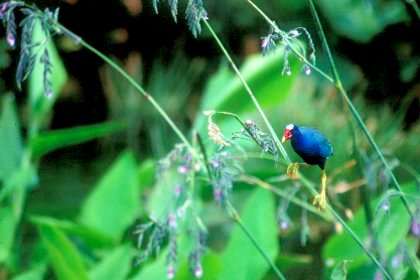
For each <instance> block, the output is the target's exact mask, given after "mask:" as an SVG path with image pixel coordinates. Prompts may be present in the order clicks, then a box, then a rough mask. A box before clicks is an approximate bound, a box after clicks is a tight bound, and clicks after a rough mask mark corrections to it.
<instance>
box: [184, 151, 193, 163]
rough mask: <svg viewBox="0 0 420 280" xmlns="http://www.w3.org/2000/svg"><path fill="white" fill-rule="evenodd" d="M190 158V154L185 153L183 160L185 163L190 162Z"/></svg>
mask: <svg viewBox="0 0 420 280" xmlns="http://www.w3.org/2000/svg"><path fill="white" fill-rule="evenodd" d="M191 158H192V154H191V153H186V154H185V156H184V159H185V160H186V161H190V160H191Z"/></svg>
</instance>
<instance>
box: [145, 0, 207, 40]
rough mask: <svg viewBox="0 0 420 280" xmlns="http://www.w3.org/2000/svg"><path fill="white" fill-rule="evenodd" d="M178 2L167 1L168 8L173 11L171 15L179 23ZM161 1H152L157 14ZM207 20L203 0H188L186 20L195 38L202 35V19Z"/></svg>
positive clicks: (175, 0) (173, 0) (176, 0)
mask: <svg viewBox="0 0 420 280" xmlns="http://www.w3.org/2000/svg"><path fill="white" fill-rule="evenodd" d="M178 2H179V1H178V0H167V3H168V6H169V8H170V10H171V15H172V17H173V19H174V21H175V22H177V21H178V5H179V3H178ZM159 4H160V0H152V5H153V9H154V10H155V12H156V13H158V12H159V8H158V5H159ZM202 17H204V18H207V12H206V10H205V9H204V5H203V1H202V0H188V3H187V7H186V9H185V19H186V20H187V25H188V28H189V30H190V31H191V33H192V34H193V36H194V37H195V38H197V37H198V36H199V35H200V34H201V24H200V21H201V18H202Z"/></svg>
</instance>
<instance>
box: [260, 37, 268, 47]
mask: <svg viewBox="0 0 420 280" xmlns="http://www.w3.org/2000/svg"><path fill="white" fill-rule="evenodd" d="M269 42H270V39H268V37H264V38H263V39H262V41H261V48H263V49H265V48H266V47H267V46H268V43H269Z"/></svg>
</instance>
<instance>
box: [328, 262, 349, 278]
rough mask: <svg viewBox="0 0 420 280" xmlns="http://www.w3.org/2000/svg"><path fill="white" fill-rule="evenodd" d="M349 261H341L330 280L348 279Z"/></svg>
mask: <svg viewBox="0 0 420 280" xmlns="http://www.w3.org/2000/svg"><path fill="white" fill-rule="evenodd" d="M347 263H348V261H346V260H344V261H341V262H339V263H338V264H337V265H336V266H335V268H334V270H333V272H332V273H331V276H330V280H346V279H347Z"/></svg>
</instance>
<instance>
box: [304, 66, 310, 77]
mask: <svg viewBox="0 0 420 280" xmlns="http://www.w3.org/2000/svg"><path fill="white" fill-rule="evenodd" d="M303 70H304V71H305V74H306V75H307V76H309V75H310V74H311V67H309V66H308V65H306V64H305V66H303Z"/></svg>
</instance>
